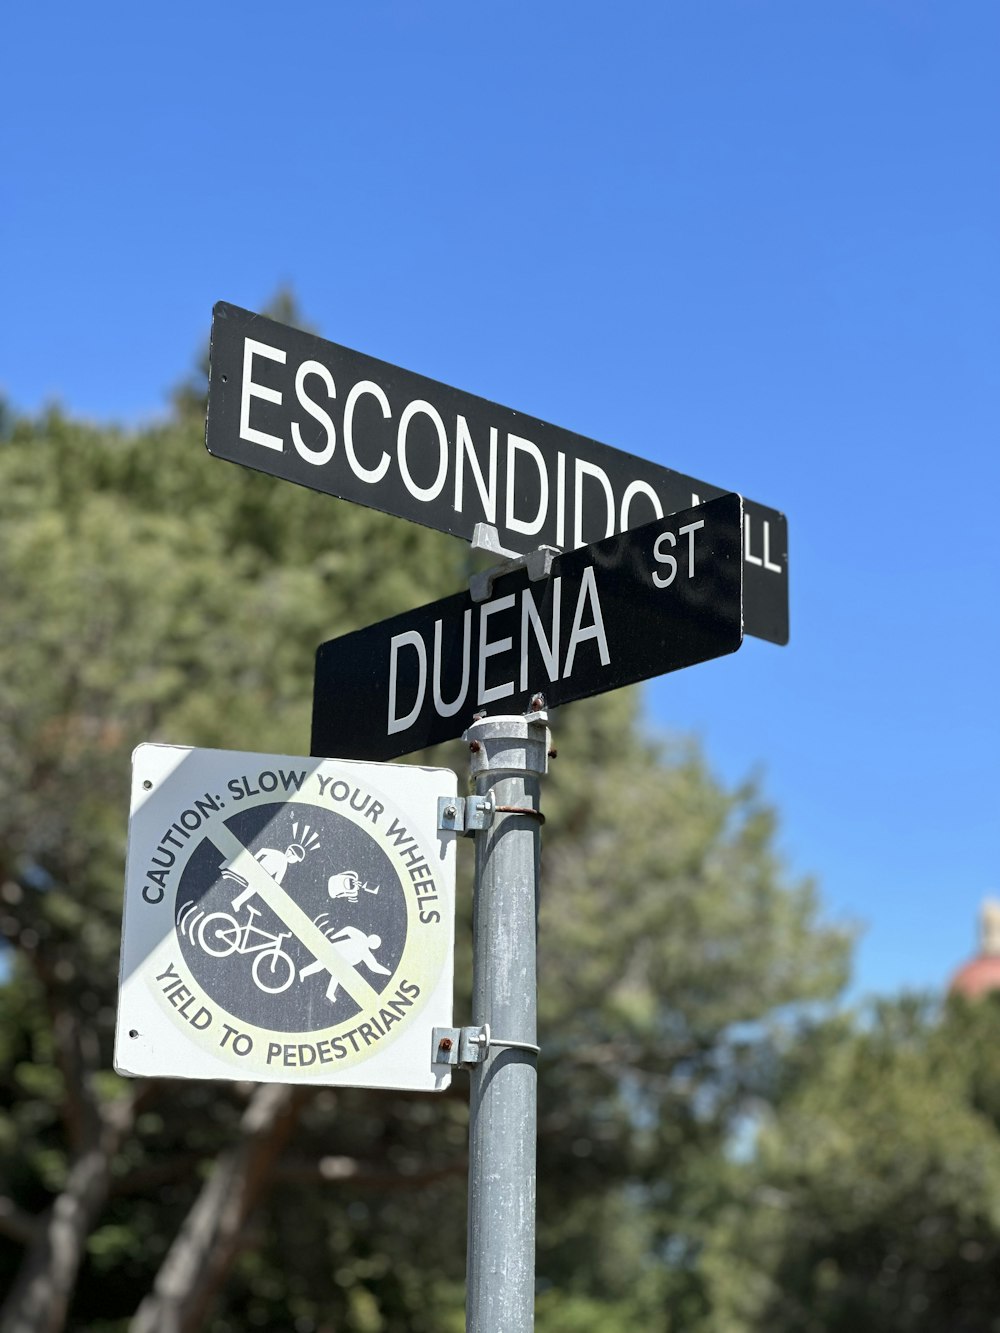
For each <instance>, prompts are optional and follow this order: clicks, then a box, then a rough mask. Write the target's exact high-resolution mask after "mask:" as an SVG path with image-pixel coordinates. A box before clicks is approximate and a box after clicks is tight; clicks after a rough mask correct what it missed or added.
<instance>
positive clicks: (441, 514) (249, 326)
mask: <svg viewBox="0 0 1000 1333" xmlns="http://www.w3.org/2000/svg"><path fill="white" fill-rule="evenodd" d="M205 443H206V445H207V447H208V450H209V453H211V454H214V455H216V456H217V457H219V458H226V459H229V460H231V461H232V462H235V463H242V464H243V465H244V466H246V467H251V468H256V469H257V470H258V471H261V472H267V473H269V474H270V475H272V476H276V477H284V478H285V479H287V480H289V481H294V482H298V483H299V484H300V485H303V486H308V487H310V488H311V489H312V490H316V491H323V492H325V493H326V494H328V495H334V496H337V497H339V498H341V499H345V500H353V501H355V502H356V503H358V504H363V505H368V506H369V507H370V508H372V509H379V510H381V511H383V512H384V513H387V514H395V515H396V516H397V517H400V518H406V519H410V520H412V521H413V522H416V523H422V524H424V525H425V526H427V527H431V528H436V529H438V530H439V531H441V532H448V533H452V534H453V535H455V536H459V537H464V538H465V539H466V540H471V538H472V536H473V533H474V530H475V526H476V524H477V523H488V524H491V525H493V526H494V527H495V528H496V529H497V533H498V535H499V539H500V543H501V545H502V546H503V547H504V549H505V550H508V551H511V552H513V553H514V554H520V555H523V554H526V553H527V552H528V551H531V550H534V549H535V548H537V547H538V546H543V545H544V546H553V547H556V548H557V549H558V550H560V551H565V550H575V549H577V548H579V547H581V546H585V545H587V544H588V543H592V542H596V541H600V540H602V539H604V538H606V537H611V536H613V535H614V534H615V533H618V532H623V531H625V530H626V529H628V528H634V527H638V526H640V525H642V524H644V523H648V522H650V521H651V520H652V519H654V518H663V517H664V516H665V515H666V514H671V513H674V512H675V511H676V510H679V509H686V508H688V507H689V506H691V505H694V504H697V503H699V502H700V501H703V500H711V499H716V498H718V497H719V496H721V495H724V494H727V493H728V492H727V489H723V488H720V487H718V486H710V485H709V484H708V483H707V482H703V481H698V480H696V479H695V478H694V477H689V476H685V475H684V474H683V473H681V472H675V471H673V470H672V469H670V468H665V467H660V466H659V465H658V464H656V463H650V462H647V461H646V460H645V459H641V458H637V457H635V456H634V455H632V454H628V453H624V452H623V451H622V450H620V449H614V448H611V447H610V446H609V445H606V444H600V443H599V442H598V441H596V440H590V439H587V438H586V437H584V436H582V435H577V434H575V433H574V432H573V431H568V430H563V429H562V428H561V427H559V426H553V425H550V424H549V423H548V422H545V421H540V420H538V419H537V418H535V417H529V416H526V415H524V414H523V413H521V412H515V411H513V410H512V409H511V408H509V407H501V406H499V405H498V404H496V403H491V402H489V401H487V400H486V399H484V398H479V397H477V396H476V395H475V394H470V393H465V392H463V391H462V390H459V389H453V388H449V386H448V385H446V384H439V383H438V382H436V381H435V380H431V379H427V378H426V377H424V376H422V375H416V374H413V373H412V372H411V371H407V370H401V369H400V368H399V367H398V366H393V365H390V364H389V363H387V362H385V361H379V360H376V359H375V358H374V357H370V356H365V355H363V354H362V353H360V352H353V351H351V350H350V349H349V348H346V347H341V346H339V345H338V344H337V343H331V342H327V341H326V340H325V339H323V338H317V337H316V336H315V335H314V334H309V333H302V332H300V331H299V330H297V329H292V328H288V327H287V326H286V325H283V324H279V323H277V322H275V321H274V320H271V319H265V318H264V317H263V316H261V315H255V314H252V313H251V312H250V311H248V310H241V309H240V308H239V307H238V306H233V305H228V304H227V303H226V302H223V301H220V302H219V303H218V304H217V305H216V306H215V309H214V312H213V321H212V352H211V372H210V378H209V393H208V416H207V421H206V429H205ZM741 546H742V559H743V565H744V615H745V621H746V632H747V633H748V634H752V635H755V636H756V637H758V638H762V639H768V640H770V641H771V642H773V643H779V644H783V643H787V642H788V554H787V553H788V524H787V522H786V519H785V516H784V515H783V514H781V513H779V512H778V511H777V510H775V509H770V508H768V507H767V506H765V505H760V504H756V503H755V502H754V501H752V500H747V501H745V510H744V520H743V533H742V543H741Z"/></svg>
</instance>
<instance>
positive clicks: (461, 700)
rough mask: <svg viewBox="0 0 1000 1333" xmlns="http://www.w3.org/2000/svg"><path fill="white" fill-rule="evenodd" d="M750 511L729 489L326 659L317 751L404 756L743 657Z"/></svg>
mask: <svg viewBox="0 0 1000 1333" xmlns="http://www.w3.org/2000/svg"><path fill="white" fill-rule="evenodd" d="M742 531H743V507H742V501H741V499H740V497H739V496H738V495H725V496H722V497H721V498H719V499H717V500H710V501H707V502H706V503H704V504H701V505H699V506H697V507H695V508H691V509H686V510H683V511H681V512H680V513H677V514H672V515H670V517H669V518H661V519H655V520H654V521H653V522H652V523H646V524H644V525H643V526H642V527H639V528H633V529H631V530H630V531H628V532H624V533H620V534H619V535H617V536H614V537H608V538H606V539H605V540H603V541H599V542H595V543H594V544H593V545H591V546H585V547H582V548H581V549H579V550H576V551H570V552H567V553H566V554H565V555H561V556H557V557H555V559H554V560H553V561H552V569H551V572H550V574H549V576H548V577H547V578H544V579H539V580H537V581H535V582H533V581H531V579H529V577H528V574H527V571H526V570H524V569H518V570H515V571H513V572H511V573H507V574H504V575H502V576H501V577H499V578H498V579H497V580H496V583H495V584H494V587H493V589H492V593H491V595H490V597H489V598H488V600H486V601H483V602H474V601H473V600H472V597H471V595H470V594H469V593H468V592H464V593H457V594H456V595H455V596H452V597H445V598H443V599H442V600H441V601H438V602H431V603H430V604H429V605H427V606H422V607H418V608H417V609H416V610H414V611H408V612H406V613H405V614H403V615H400V616H394V617H392V618H391V619H390V620H383V621H382V622H381V623H380V624H378V625H372V626H370V627H369V628H367V629H362V630H358V631H356V632H355V633H354V634H345V635H343V636H342V637H341V638H339V639H331V640H329V641H328V642H327V643H324V644H322V645H321V646H320V648H319V650H318V651H317V654H316V684H315V692H314V695H313V726H312V753H313V754H314V755H336V756H337V757H338V758H341V759H362V758H363V759H373V760H386V759H395V758H398V757H399V756H400V755H404V754H409V753H411V752H412V751H413V750H419V749H423V747H424V746H426V745H434V744H437V743H438V742H439V741H446V740H452V739H454V738H455V737H456V736H460V735H461V734H462V732H463V731H464V730H465V729H466V728H467V727H468V726H469V725H470V724H471V723H472V721H473V717H474V714H476V713H478V712H486V713H500V712H502V713H524V712H527V711H528V709H529V707H530V703H531V699H532V696H533V695H535V694H536V693H540V694H542V695H543V696H544V698H545V702H546V704H547V705H549V706H550V707H557V706H558V705H560V704H565V703H571V702H572V701H573V700H575V699H585V698H587V697H588V696H590V695H592V694H602V693H604V691H606V690H614V689H618V688H619V687H620V686H623V685H631V684H633V683H634V682H635V681H640V680H648V679H649V678H650V677H652V676H659V675H662V674H663V673H665V672H667V671H676V670H678V669H679V668H680V667H686V666H693V665H694V664H695V663H696V662H705V661H707V660H708V659H709V658H712V657H720V656H722V655H723V654H725V653H731V652H735V651H736V649H737V648H739V646H740V644H741V642H742V640H743V616H742V599H741V584H742V574H743V561H742V559H741V554H742V551H741V547H742V541H741V534H742Z"/></svg>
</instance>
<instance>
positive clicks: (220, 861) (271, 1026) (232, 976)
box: [174, 802, 409, 1033]
mask: <svg viewBox="0 0 1000 1333" xmlns="http://www.w3.org/2000/svg"><path fill="white" fill-rule="evenodd" d="M224 823H225V828H226V829H227V830H228V831H229V833H230V834H231V835H232V837H233V838H234V839H235V840H236V841H235V844H231V846H235V847H236V851H237V852H242V851H243V849H245V854H244V855H234V856H231V857H227V856H226V855H224V854H223V853H222V852H220V850H219V848H218V847H217V846H216V843H215V841H213V838H212V836H211V833H210V834H209V835H208V836H207V837H205V838H203V839H202V841H201V842H200V843H199V845H198V846H197V847H196V848H195V849H194V850H193V851H192V853H191V855H190V856H189V857H188V859H187V863H186V865H185V867H184V871H183V873H182V875H181V877H180V880H179V883H178V886H177V891H176V896H175V903H174V920H175V924H176V935H177V940H178V943H179V945H180V949H181V952H182V955H183V958H184V961H185V963H186V964H187V966H188V968H189V969H190V971H191V973H192V975H193V977H194V979H195V980H196V981H197V982H198V985H199V986H200V987H201V988H202V989H203V991H204V992H205V994H206V996H208V997H209V998H210V999H211V1000H214V1001H215V1003H216V1004H218V1005H220V1006H221V1007H222V1008H223V1009H224V1010H225V1011H226V1012H227V1013H228V1014H230V1015H232V1016H233V1017H234V1018H235V1019H237V1020H238V1021H239V1022H241V1023H244V1024H250V1025H253V1026H255V1027H257V1028H260V1029H263V1030H267V1031H274V1032H301V1033H305V1032H317V1031H320V1030H323V1029H328V1028H332V1027H336V1026H337V1025H338V1024H341V1023H344V1022H346V1021H347V1020H349V1019H351V1018H354V1017H356V1016H357V1015H358V1014H359V1013H361V1011H362V1010H363V1009H364V1008H366V1007H370V1006H371V1003H372V1001H373V1000H375V1001H377V999H378V997H379V996H380V995H381V994H382V993H383V991H386V989H387V988H388V990H389V993H391V992H392V987H393V985H394V981H393V978H394V977H395V976H396V973H397V971H398V970H399V966H400V962H401V960H402V959H403V956H404V952H405V949H406V943H407V936H408V910H409V908H408V903H407V898H406V894H405V891H404V887H403V883H402V881H401V879H400V876H399V874H398V872H397V870H396V868H395V867H394V866H393V864H392V862H391V861H390V859H389V856H388V854H387V852H386V851H385V850H384V848H383V847H382V846H380V845H379V843H378V842H377V841H376V839H375V837H374V836H373V835H372V833H370V832H369V831H368V830H367V829H366V828H365V827H364V824H363V823H358V822H355V821H354V820H352V819H350V818H347V817H346V816H345V815H342V814H339V813H338V812H337V811H336V810H332V809H327V808H324V807H322V806H317V805H311V804H307V803H305V802H294V803H284V804H276V803H268V804H261V805H255V806H251V807H249V808H247V809H243V810H240V811H238V812H237V813H235V814H233V815H231V816H230V817H229V818H228V819H225V821H224ZM237 844H238V845H237ZM248 862H249V864H248ZM373 992H374V995H373Z"/></svg>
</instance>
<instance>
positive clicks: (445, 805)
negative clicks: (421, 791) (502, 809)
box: [438, 794, 497, 837]
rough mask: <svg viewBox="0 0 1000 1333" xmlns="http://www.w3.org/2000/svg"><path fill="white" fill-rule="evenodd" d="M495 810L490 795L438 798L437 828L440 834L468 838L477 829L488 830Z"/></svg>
mask: <svg viewBox="0 0 1000 1333" xmlns="http://www.w3.org/2000/svg"><path fill="white" fill-rule="evenodd" d="M496 809H497V807H496V805H494V803H493V796H492V794H487V795H486V796H439V797H438V828H439V829H440V830H441V831H442V832H445V833H447V832H452V833H461V834H462V835H463V836H464V837H469V836H470V835H471V834H473V833H476V832H477V831H478V830H479V829H484V828H489V826H490V825H491V824H492V823H493V814H494V812H495V810H496Z"/></svg>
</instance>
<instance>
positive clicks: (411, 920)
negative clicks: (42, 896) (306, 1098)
mask: <svg viewBox="0 0 1000 1333" xmlns="http://www.w3.org/2000/svg"><path fill="white" fill-rule="evenodd" d="M456 785H457V784H456V778H455V774H454V773H451V772H449V771H448V770H446V769H430V768H415V767H402V766H398V765H395V766H391V765H386V764H355V763H341V762H338V761H331V760H323V761H317V760H316V759H302V758H294V757H289V756H287V755H268V754H245V753H238V752H235V751H233V752H230V751H221V750H192V749H187V748H184V747H180V746H170V745H141V746H139V748H138V749H137V750H136V752H135V755H134V756H133V769H132V808H131V817H130V821H129V844H128V863H127V869H126V883H125V911H124V926H123V934H122V959H121V989H120V995H119V1007H118V1026H117V1032H116V1038H115V1068H116V1069H117V1070H118V1071H119V1072H120V1073H124V1074H136V1075H150V1076H160V1075H162V1076H167V1077H177V1078H224V1079H247V1080H252V1081H261V1082H279V1083H313V1084H343V1085H347V1086H352V1087H388V1088H405V1089H415V1090H425V1091H434V1090H437V1089H441V1088H444V1087H445V1086H447V1082H448V1075H447V1070H446V1068H445V1067H444V1066H440V1065H434V1064H432V1057H433V1054H434V1049H433V1041H432V1029H433V1028H434V1027H436V1026H445V1027H447V1026H449V1025H450V1023H451V1015H452V968H453V939H454V898H455V848H454V841H453V838H454V835H452V834H446V833H439V831H438V828H437V803H438V800H439V798H441V797H450V798H454V796H455V792H456Z"/></svg>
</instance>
